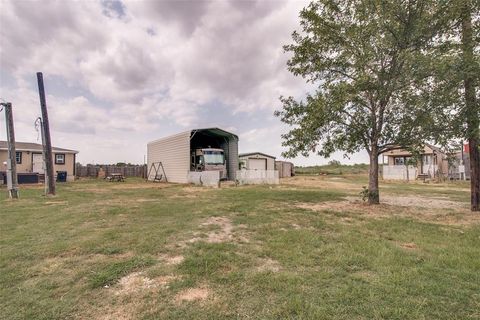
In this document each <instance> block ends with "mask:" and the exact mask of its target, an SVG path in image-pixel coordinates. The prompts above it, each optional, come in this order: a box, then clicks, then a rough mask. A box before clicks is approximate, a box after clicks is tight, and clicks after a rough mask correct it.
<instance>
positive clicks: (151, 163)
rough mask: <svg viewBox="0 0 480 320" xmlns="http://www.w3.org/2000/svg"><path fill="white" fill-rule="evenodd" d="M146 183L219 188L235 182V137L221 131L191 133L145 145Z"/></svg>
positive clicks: (236, 157)
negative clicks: (229, 181)
mask: <svg viewBox="0 0 480 320" xmlns="http://www.w3.org/2000/svg"><path fill="white" fill-rule="evenodd" d="M147 170H148V180H152V181H153V180H159V179H162V180H164V181H168V182H176V183H197V184H202V185H212V186H215V185H218V183H219V181H220V180H233V181H234V180H235V178H236V173H237V170H238V136H237V135H235V134H233V133H231V132H228V131H225V130H223V129H220V128H206V129H192V130H188V131H185V132H182V133H178V134H175V135H172V136H169V137H165V138H161V139H158V140H155V141H152V142H149V143H148V144H147Z"/></svg>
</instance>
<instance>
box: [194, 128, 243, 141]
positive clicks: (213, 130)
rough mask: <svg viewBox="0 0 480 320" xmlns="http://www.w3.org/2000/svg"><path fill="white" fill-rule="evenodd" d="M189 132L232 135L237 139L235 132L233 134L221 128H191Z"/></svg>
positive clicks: (223, 135)
mask: <svg viewBox="0 0 480 320" xmlns="http://www.w3.org/2000/svg"><path fill="white" fill-rule="evenodd" d="M191 132H192V133H193V134H195V133H196V132H200V133H207V134H208V133H213V134H214V135H217V136H222V137H229V138H231V137H234V138H235V139H237V140H238V136H237V135H236V134H233V133H231V132H228V131H225V130H223V129H220V128H203V129H192V130H191Z"/></svg>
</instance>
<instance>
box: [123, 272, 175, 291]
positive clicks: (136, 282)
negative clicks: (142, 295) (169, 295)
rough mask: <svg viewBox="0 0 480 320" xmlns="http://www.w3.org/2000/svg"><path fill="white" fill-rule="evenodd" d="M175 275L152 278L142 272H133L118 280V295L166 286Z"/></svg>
mask: <svg viewBox="0 0 480 320" xmlns="http://www.w3.org/2000/svg"><path fill="white" fill-rule="evenodd" d="M174 279H175V277H174V276H162V277H157V278H154V279H151V278H149V277H147V276H145V275H144V274H143V273H142V272H133V273H130V274H129V275H126V276H125V277H123V278H121V279H120V280H119V281H118V285H117V286H116V290H115V291H114V292H115V294H116V295H126V294H134V293H138V292H142V291H150V290H153V289H156V288H159V287H166V286H167V285H168V284H169V283H170V282H171V281H173V280H174Z"/></svg>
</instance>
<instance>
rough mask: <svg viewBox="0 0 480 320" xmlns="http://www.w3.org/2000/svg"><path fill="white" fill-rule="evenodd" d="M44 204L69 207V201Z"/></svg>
mask: <svg viewBox="0 0 480 320" xmlns="http://www.w3.org/2000/svg"><path fill="white" fill-rule="evenodd" d="M44 204H47V205H68V201H47V202H45V203H44Z"/></svg>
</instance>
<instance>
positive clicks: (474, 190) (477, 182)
mask: <svg viewBox="0 0 480 320" xmlns="http://www.w3.org/2000/svg"><path fill="white" fill-rule="evenodd" d="M477 122H478V121H477ZM468 148H469V151H470V190H471V196H470V204H471V210H472V211H480V152H479V151H478V139H475V138H470V139H469V140H468Z"/></svg>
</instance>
